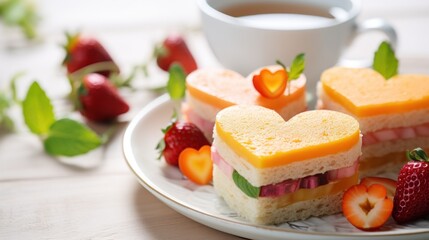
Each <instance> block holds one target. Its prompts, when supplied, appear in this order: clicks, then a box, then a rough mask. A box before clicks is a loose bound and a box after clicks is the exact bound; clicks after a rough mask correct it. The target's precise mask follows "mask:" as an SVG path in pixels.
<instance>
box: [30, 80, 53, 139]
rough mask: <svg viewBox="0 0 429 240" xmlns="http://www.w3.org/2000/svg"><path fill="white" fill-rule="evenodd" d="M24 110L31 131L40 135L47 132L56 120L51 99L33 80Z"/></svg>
mask: <svg viewBox="0 0 429 240" xmlns="http://www.w3.org/2000/svg"><path fill="white" fill-rule="evenodd" d="M22 111H23V114H24V120H25V124H27V126H28V128H29V129H30V131H31V132H33V133H35V134H38V135H41V134H45V133H47V132H48V131H49V127H50V126H51V125H52V123H54V121H55V116H54V110H53V108H52V104H51V100H50V99H49V98H48V97H47V96H46V93H45V91H43V89H42V88H41V87H40V86H39V84H38V83H37V82H33V84H31V86H30V88H29V89H28V92H27V95H26V97H25V99H24V101H23V103H22Z"/></svg>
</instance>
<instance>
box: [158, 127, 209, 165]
mask: <svg viewBox="0 0 429 240" xmlns="http://www.w3.org/2000/svg"><path fill="white" fill-rule="evenodd" d="M162 132H163V133H164V138H163V139H162V140H161V141H160V142H159V143H158V145H157V147H156V149H158V151H159V153H160V156H159V157H161V156H164V158H165V161H166V162H167V163H168V164H170V165H173V166H178V165H179V155H180V153H181V152H182V151H183V150H184V149H185V148H194V149H200V148H201V147H202V146H204V145H210V143H209V142H208V141H207V139H206V138H205V137H204V134H203V133H202V132H201V130H200V129H199V128H198V127H197V126H195V125H194V124H193V123H188V122H183V121H177V120H175V119H173V121H172V123H171V124H170V125H169V126H167V128H165V129H163V130H162Z"/></svg>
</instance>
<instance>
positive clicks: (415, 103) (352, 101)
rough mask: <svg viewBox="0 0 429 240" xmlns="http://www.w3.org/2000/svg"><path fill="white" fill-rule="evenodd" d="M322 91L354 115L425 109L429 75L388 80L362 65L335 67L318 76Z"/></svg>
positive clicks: (404, 76) (428, 97) (365, 115)
mask: <svg viewBox="0 0 429 240" xmlns="http://www.w3.org/2000/svg"><path fill="white" fill-rule="evenodd" d="M320 82H321V85H322V88H323V91H324V92H325V94H326V95H328V96H329V97H330V98H331V99H333V100H335V102H337V103H340V104H341V105H342V106H343V107H344V108H345V109H347V110H348V111H349V112H350V113H352V114H353V115H355V116H357V117H368V116H374V115H379V114H393V113H394V114H397V113H405V112H409V111H413V110H420V109H427V107H428V106H429V76H425V75H396V76H394V77H392V78H390V79H388V80H386V79H384V77H383V76H382V75H381V74H379V73H378V72H376V71H374V70H372V69H368V68H363V69H355V68H342V67H334V68H331V69H328V70H326V71H325V72H323V73H322V76H321V81H320Z"/></svg>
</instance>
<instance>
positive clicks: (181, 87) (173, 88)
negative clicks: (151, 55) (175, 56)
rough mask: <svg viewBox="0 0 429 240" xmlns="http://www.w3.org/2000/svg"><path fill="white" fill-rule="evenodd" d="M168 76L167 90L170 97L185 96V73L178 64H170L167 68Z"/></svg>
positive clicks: (179, 97) (178, 97)
mask: <svg viewBox="0 0 429 240" xmlns="http://www.w3.org/2000/svg"><path fill="white" fill-rule="evenodd" d="M168 73H169V78H168V82H167V92H168V94H169V95H170V98H171V99H181V98H183V97H184V96H185V90H186V74H185V71H183V68H182V67H181V66H180V65H179V64H175V63H174V64H172V65H171V66H170V68H169V69H168Z"/></svg>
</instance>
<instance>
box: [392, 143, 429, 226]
mask: <svg viewBox="0 0 429 240" xmlns="http://www.w3.org/2000/svg"><path fill="white" fill-rule="evenodd" d="M407 157H408V159H409V160H410V161H409V162H408V163H406V164H405V165H404V166H403V167H402V169H401V171H400V172H399V176H398V182H397V186H396V193H395V198H394V207H393V214H392V216H393V219H395V221H396V222H398V223H405V222H409V221H412V220H416V219H418V218H420V217H423V216H428V215H429V159H428V156H427V154H426V153H425V152H424V151H423V149H421V148H416V149H414V150H412V151H411V152H407Z"/></svg>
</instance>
